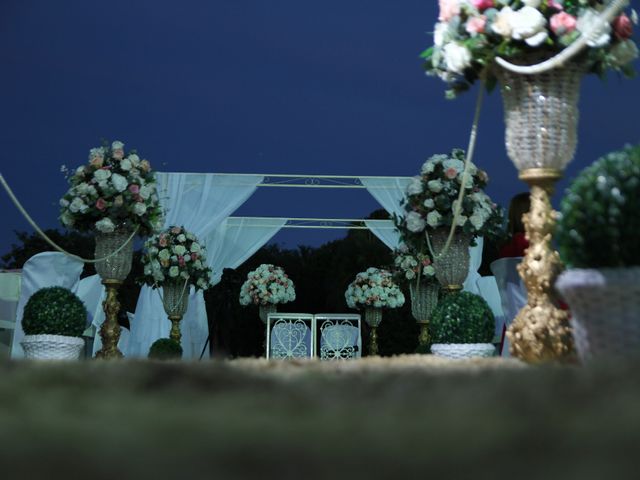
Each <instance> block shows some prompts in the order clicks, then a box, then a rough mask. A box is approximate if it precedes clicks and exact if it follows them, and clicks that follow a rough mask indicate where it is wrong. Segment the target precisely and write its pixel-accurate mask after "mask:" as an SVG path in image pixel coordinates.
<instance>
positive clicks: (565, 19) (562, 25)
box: [549, 12, 577, 35]
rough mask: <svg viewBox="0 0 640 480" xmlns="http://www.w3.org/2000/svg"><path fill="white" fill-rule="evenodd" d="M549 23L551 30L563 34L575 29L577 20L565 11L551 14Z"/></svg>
mask: <svg viewBox="0 0 640 480" xmlns="http://www.w3.org/2000/svg"><path fill="white" fill-rule="evenodd" d="M549 23H550V24H551V31H552V32H553V33H555V34H556V35H564V34H566V33H571V32H573V31H574V30H575V29H576V25H577V20H576V17H574V16H573V15H571V14H569V13H567V12H560V13H556V14H555V15H553V16H552V17H551V19H550V20H549Z"/></svg>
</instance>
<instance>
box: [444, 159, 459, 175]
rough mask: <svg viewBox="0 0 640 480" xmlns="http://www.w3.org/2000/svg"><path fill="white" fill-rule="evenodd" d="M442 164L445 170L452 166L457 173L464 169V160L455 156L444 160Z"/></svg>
mask: <svg viewBox="0 0 640 480" xmlns="http://www.w3.org/2000/svg"><path fill="white" fill-rule="evenodd" d="M442 166H443V167H444V169H445V170H447V169H448V168H453V169H454V170H455V171H456V172H458V173H459V172H462V170H464V162H463V161H462V160H457V159H455V158H450V159H447V160H445V161H444V162H443V163H442Z"/></svg>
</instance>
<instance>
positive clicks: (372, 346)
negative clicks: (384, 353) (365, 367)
mask: <svg viewBox="0 0 640 480" xmlns="http://www.w3.org/2000/svg"><path fill="white" fill-rule="evenodd" d="M369 355H378V327H371V333H370V336H369Z"/></svg>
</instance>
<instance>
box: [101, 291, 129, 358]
mask: <svg viewBox="0 0 640 480" xmlns="http://www.w3.org/2000/svg"><path fill="white" fill-rule="evenodd" d="M102 284H103V285H104V286H105V288H106V289H107V298H106V299H105V301H104V302H103V303H102V308H103V309H104V313H105V319H104V322H103V323H102V327H100V338H101V340H102V348H101V349H100V350H99V351H98V352H97V353H96V358H104V359H111V358H122V357H123V355H122V352H121V351H120V350H118V340H120V324H118V313H119V312H120V302H119V301H118V288H120V285H122V282H121V281H120V280H103V281H102Z"/></svg>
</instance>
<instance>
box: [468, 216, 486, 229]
mask: <svg viewBox="0 0 640 480" xmlns="http://www.w3.org/2000/svg"><path fill="white" fill-rule="evenodd" d="M469 221H470V222H471V225H473V228H475V229H476V230H480V229H481V228H482V226H483V225H484V219H483V218H482V217H481V216H480V215H476V214H475V213H474V214H473V215H471V216H470V217H469Z"/></svg>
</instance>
